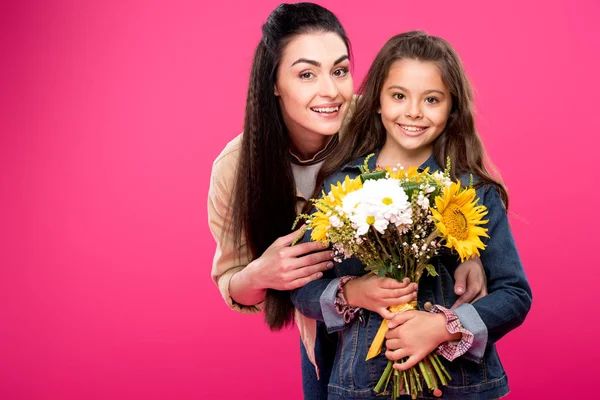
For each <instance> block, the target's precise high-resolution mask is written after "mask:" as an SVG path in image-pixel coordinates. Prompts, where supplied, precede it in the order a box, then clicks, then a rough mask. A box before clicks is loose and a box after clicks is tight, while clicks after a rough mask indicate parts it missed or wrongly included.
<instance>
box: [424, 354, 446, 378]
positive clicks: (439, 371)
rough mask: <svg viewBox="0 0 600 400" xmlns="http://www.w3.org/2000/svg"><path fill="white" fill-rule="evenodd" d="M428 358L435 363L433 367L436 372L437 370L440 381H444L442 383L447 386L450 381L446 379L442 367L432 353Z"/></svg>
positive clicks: (432, 363)
mask: <svg viewBox="0 0 600 400" xmlns="http://www.w3.org/2000/svg"><path fill="white" fill-rule="evenodd" d="M427 358H428V359H429V362H430V363H431V365H433V368H434V369H435V372H437V376H438V378H439V379H440V382H441V383H442V385H444V386H446V385H447V384H448V381H447V380H446V377H445V376H444V374H443V373H442V371H441V370H440V367H439V366H438V365H437V363H436V362H435V361H434V359H433V356H432V355H431V354H430V355H429V356H428V357H427Z"/></svg>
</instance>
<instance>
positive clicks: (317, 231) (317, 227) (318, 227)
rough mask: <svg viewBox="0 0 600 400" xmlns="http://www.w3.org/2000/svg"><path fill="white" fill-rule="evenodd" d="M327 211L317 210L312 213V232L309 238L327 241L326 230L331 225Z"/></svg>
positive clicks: (316, 240)
mask: <svg viewBox="0 0 600 400" xmlns="http://www.w3.org/2000/svg"><path fill="white" fill-rule="evenodd" d="M327 214H329V213H327V212H323V211H317V212H315V213H314V214H313V215H312V219H311V223H310V224H311V226H312V232H311V234H310V238H311V239H312V240H314V241H315V242H322V243H327V231H328V230H329V227H330V226H331V223H330V222H329V215H327Z"/></svg>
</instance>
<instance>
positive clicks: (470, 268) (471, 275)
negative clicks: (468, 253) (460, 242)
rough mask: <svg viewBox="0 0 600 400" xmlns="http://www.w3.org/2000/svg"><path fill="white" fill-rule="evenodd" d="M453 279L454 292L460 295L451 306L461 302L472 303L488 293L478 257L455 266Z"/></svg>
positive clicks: (453, 306)
mask: <svg viewBox="0 0 600 400" xmlns="http://www.w3.org/2000/svg"><path fill="white" fill-rule="evenodd" d="M454 281H455V282H456V283H455V284H454V293H456V294H457V295H458V296H460V297H459V298H458V300H456V302H455V303H454V304H453V305H452V308H456V307H458V306H459V305H461V304H463V303H473V302H475V301H477V300H479V299H480V298H482V297H483V296H486V295H487V294H488V292H487V279H486V276H485V271H484V270H483V264H481V260H480V259H479V257H473V258H471V259H470V260H467V261H465V262H463V263H461V264H460V265H459V266H458V267H456V271H454Z"/></svg>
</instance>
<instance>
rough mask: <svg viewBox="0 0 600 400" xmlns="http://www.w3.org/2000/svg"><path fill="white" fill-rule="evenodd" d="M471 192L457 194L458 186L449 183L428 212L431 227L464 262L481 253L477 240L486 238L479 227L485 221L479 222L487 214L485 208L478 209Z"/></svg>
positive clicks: (469, 190) (481, 244)
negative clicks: (432, 223) (434, 206)
mask: <svg viewBox="0 0 600 400" xmlns="http://www.w3.org/2000/svg"><path fill="white" fill-rule="evenodd" d="M478 200H479V199H476V198H475V189H473V188H469V189H464V190H461V187H460V183H457V182H453V183H452V184H451V185H450V186H448V187H446V188H444V193H443V194H442V195H441V196H436V198H435V205H436V208H437V210H436V209H434V208H431V212H432V216H433V220H434V221H435V225H436V227H437V229H438V231H440V233H441V234H442V237H443V238H444V239H445V240H446V247H449V248H451V249H455V250H456V251H457V252H458V255H459V256H460V260H461V261H464V260H465V259H469V258H471V257H473V256H474V255H477V256H479V249H481V250H483V249H485V245H484V244H483V242H482V241H481V237H489V236H488V234H487V229H486V228H483V227H481V226H480V225H483V224H486V223H487V222H488V221H487V220H483V219H482V218H483V217H484V216H485V215H486V214H487V209H486V207H485V206H478V205H477V201H478Z"/></svg>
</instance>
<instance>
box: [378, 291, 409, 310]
mask: <svg viewBox="0 0 600 400" xmlns="http://www.w3.org/2000/svg"><path fill="white" fill-rule="evenodd" d="M416 299H417V292H410V293H408V294H405V295H404V296H400V297H391V298H386V299H383V300H382V301H383V303H384V304H385V305H386V306H388V307H390V306H397V305H398V304H406V303H410V302H411V301H415V300H416Z"/></svg>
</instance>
